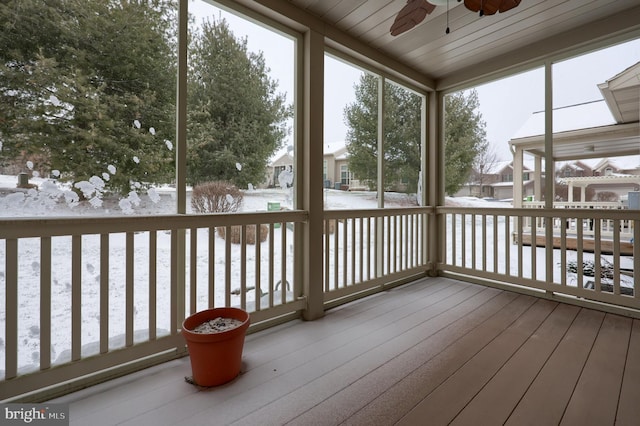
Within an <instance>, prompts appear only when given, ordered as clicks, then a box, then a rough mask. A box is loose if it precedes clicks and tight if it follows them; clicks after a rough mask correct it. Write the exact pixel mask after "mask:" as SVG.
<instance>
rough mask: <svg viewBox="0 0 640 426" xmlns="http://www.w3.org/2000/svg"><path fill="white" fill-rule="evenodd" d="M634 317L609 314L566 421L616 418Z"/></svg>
mask: <svg viewBox="0 0 640 426" xmlns="http://www.w3.org/2000/svg"><path fill="white" fill-rule="evenodd" d="M631 323H632V320H631V319H629V318H624V317H621V316H618V315H610V314H607V315H606V316H605V319H604V321H603V322H602V327H601V328H600V331H599V332H598V337H597V338H596V341H595V343H594V345H593V349H592V350H591V354H589V359H588V360H587V363H586V364H585V367H584V370H583V371H582V374H581V375H580V379H579V380H578V383H577V385H576V389H575V391H574V393H573V395H572V397H571V400H570V401H569V405H568V406H567V410H566V412H565V415H564V416H563V417H562V423H561V424H566V425H577V424H579V425H603V424H609V423H610V422H611V420H612V419H615V416H616V411H617V408H618V399H619V396H620V388H621V387H622V376H623V374H624V366H625V362H626V358H627V352H628V342H629V335H630V333H631Z"/></svg>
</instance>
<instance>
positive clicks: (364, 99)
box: [345, 74, 422, 192]
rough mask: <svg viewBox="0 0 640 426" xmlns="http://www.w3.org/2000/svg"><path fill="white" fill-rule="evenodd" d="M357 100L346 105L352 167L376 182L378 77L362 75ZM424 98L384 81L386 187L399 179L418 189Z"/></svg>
mask: <svg viewBox="0 0 640 426" xmlns="http://www.w3.org/2000/svg"><path fill="white" fill-rule="evenodd" d="M355 94H356V102H354V103H353V104H351V105H349V106H347V108H346V109H345V119H346V121H347V124H348V127H349V129H348V131H347V150H348V152H349V170H350V171H351V172H353V174H354V176H355V178H356V179H360V180H365V181H368V182H369V183H370V184H371V186H373V187H376V186H377V180H378V177H377V161H378V160H377V157H378V124H377V123H378V119H377V117H378V79H377V77H375V76H372V75H367V74H365V75H363V76H362V77H361V78H360V82H359V84H358V85H356V88H355ZM421 102H422V100H421V98H420V96H418V95H416V94H415V93H412V92H410V91H408V90H406V89H404V88H402V87H400V86H397V85H395V84H391V83H388V82H387V83H386V84H385V108H386V115H385V123H384V130H385V151H384V175H385V183H386V188H385V189H389V188H390V187H392V186H394V185H395V184H397V183H398V182H401V181H404V182H407V183H408V188H407V191H408V192H415V191H416V187H417V182H418V170H420V115H421Z"/></svg>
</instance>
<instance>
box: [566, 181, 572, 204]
mask: <svg viewBox="0 0 640 426" xmlns="http://www.w3.org/2000/svg"><path fill="white" fill-rule="evenodd" d="M567 191H569V192H568V193H567V201H569V202H570V203H573V182H569V188H567Z"/></svg>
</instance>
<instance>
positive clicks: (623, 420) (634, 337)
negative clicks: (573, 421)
mask: <svg viewBox="0 0 640 426" xmlns="http://www.w3.org/2000/svg"><path fill="white" fill-rule="evenodd" d="M632 327H633V328H632V329H631V338H630V339H629V352H628V353H627V362H626V365H625V369H624V378H623V379H622V389H621V390H620V402H619V404H618V412H617V414H616V422H617V424H620V425H633V424H637V423H638V419H640V362H638V361H639V360H640V320H633V326H632Z"/></svg>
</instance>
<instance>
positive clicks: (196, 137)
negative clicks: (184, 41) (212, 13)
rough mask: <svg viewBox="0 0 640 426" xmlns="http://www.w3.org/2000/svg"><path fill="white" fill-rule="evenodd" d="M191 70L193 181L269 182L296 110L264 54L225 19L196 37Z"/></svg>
mask: <svg viewBox="0 0 640 426" xmlns="http://www.w3.org/2000/svg"><path fill="white" fill-rule="evenodd" d="M189 70H190V75H189V89H188V98H189V100H188V133H187V134H188V145H189V148H188V167H187V176H188V180H189V183H191V184H193V185H196V184H198V183H202V182H206V181H217V180H224V181H229V182H233V183H234V184H235V185H237V186H238V187H241V188H246V187H247V185H248V184H249V183H253V184H258V183H261V182H263V181H264V179H265V172H266V167H267V165H268V161H269V159H270V157H271V156H272V155H273V154H274V152H275V151H276V150H277V149H278V148H280V147H281V146H282V143H283V141H284V138H285V137H286V135H287V131H288V130H287V128H286V126H285V121H286V120H287V119H288V118H289V117H291V116H292V109H291V108H290V107H287V106H286V104H285V96H284V94H279V93H277V92H276V90H277V83H276V82H275V81H273V80H271V79H270V77H269V76H268V72H269V69H268V68H267V66H266V65H265V61H264V57H263V55H262V53H252V52H249V51H248V49H247V41H246V39H238V38H236V37H235V36H234V34H233V33H232V31H231V30H230V29H229V26H228V24H227V22H226V21H225V20H224V19H222V20H219V21H215V20H214V21H205V22H204V23H203V25H202V27H201V29H200V32H199V33H196V34H194V35H192V42H191V44H190V51H189Z"/></svg>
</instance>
